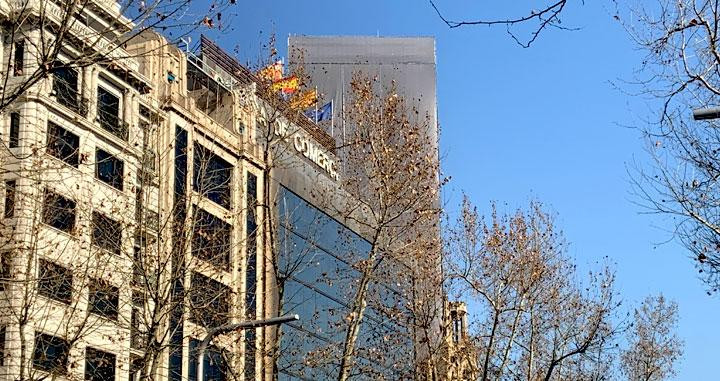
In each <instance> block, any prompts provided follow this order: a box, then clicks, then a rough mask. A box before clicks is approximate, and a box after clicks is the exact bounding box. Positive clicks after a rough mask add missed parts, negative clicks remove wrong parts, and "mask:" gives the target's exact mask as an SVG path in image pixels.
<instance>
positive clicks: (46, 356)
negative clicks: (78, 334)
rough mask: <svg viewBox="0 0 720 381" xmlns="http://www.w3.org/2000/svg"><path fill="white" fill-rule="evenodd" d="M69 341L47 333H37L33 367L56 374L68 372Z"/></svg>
mask: <svg viewBox="0 0 720 381" xmlns="http://www.w3.org/2000/svg"><path fill="white" fill-rule="evenodd" d="M69 350H70V345H69V344H68V342H67V341H65V340H63V339H61V338H59V337H56V336H52V335H48V334H45V333H37V334H35V350H34V351H33V367H35V368H36V369H40V370H44V371H46V372H50V373H55V374H65V373H67V366H68V352H69Z"/></svg>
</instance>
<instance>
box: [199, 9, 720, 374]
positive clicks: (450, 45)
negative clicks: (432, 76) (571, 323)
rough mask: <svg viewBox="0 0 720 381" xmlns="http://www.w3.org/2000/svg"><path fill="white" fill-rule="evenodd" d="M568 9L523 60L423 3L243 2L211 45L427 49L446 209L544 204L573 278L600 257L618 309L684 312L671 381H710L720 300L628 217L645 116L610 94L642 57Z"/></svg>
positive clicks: (496, 38)
mask: <svg viewBox="0 0 720 381" xmlns="http://www.w3.org/2000/svg"><path fill="white" fill-rule="evenodd" d="M493 3H498V4H502V3H504V2H502V1H499V2H484V1H469V0H444V1H439V4H440V6H442V7H443V8H444V9H446V10H447V13H448V15H449V16H452V17H456V18H458V17H461V16H463V15H465V14H470V13H472V12H477V14H480V12H486V14H487V13H493V12H494V13H496V14H500V13H502V12H503V11H505V10H506V9H494V8H493V7H497V6H495V5H482V4H493ZM523 3H525V2H523ZM575 3H577V4H573V5H572V6H571V8H570V9H568V12H567V14H566V16H565V19H564V22H565V23H566V24H569V25H570V26H577V27H580V28H581V30H579V31H575V32H560V31H550V32H549V33H546V34H545V35H543V36H542V38H541V39H540V40H539V41H538V42H537V43H536V44H535V45H533V47H532V48H530V49H522V48H519V47H518V46H516V45H515V44H514V43H513V42H512V41H511V40H510V39H509V38H508V37H507V35H506V34H505V32H504V30H503V29H502V28H499V29H496V30H491V29H488V28H486V27H479V28H478V27H469V28H465V29H454V30H449V29H448V28H447V27H446V26H445V25H444V24H442V23H441V21H440V20H439V19H438V18H437V17H436V15H435V13H434V11H433V10H432V8H431V7H430V5H429V3H428V2H427V1H423V0H418V1H399V0H395V1H387V0H366V1H361V2H357V1H348V2H344V1H343V2H339V1H329V0H316V1H277V0H266V1H253V2H245V1H238V5H237V6H236V7H238V8H234V9H233V11H234V13H235V14H234V15H230V14H229V12H226V14H225V15H223V18H224V19H225V22H226V23H227V22H228V21H232V28H233V29H232V30H229V31H227V33H224V34H222V35H218V34H217V32H216V33H211V34H210V35H211V36H213V37H216V38H218V39H219V41H220V44H221V45H222V46H223V47H224V48H226V49H228V50H231V51H232V50H234V49H238V51H239V52H240V56H241V57H243V58H244V59H249V60H254V59H255V58H257V57H258V55H259V47H260V42H261V40H262V39H263V38H265V37H267V35H268V34H269V33H270V32H273V31H274V32H275V33H276V35H277V36H278V40H279V41H278V47H279V48H280V51H281V53H282V54H283V55H286V53H285V50H286V46H285V45H286V44H287V36H288V34H308V35H339V34H360V35H376V34H378V33H379V34H380V35H383V36H418V35H422V36H435V38H436V46H437V82H438V114H439V121H440V124H441V128H442V138H441V149H442V152H443V155H444V163H443V166H444V170H445V172H446V173H447V174H449V175H451V176H452V182H451V184H450V185H449V186H448V188H447V189H446V192H445V197H446V198H447V199H448V201H449V202H450V206H453V205H455V204H457V202H458V200H459V197H460V193H461V191H465V192H467V193H468V194H469V195H470V197H471V198H472V199H473V200H474V202H475V203H476V204H478V205H479V207H480V208H481V209H482V210H487V209H488V205H489V202H490V201H491V200H496V201H498V202H501V203H505V202H506V203H507V204H508V205H509V208H514V207H518V206H524V205H527V202H528V201H529V200H530V199H531V198H537V199H539V200H541V201H543V202H545V203H546V204H548V205H549V206H550V207H551V209H552V210H553V211H555V212H557V213H558V215H559V219H558V224H559V225H560V227H561V228H562V229H563V230H564V232H565V236H566V238H567V240H568V241H569V242H570V244H571V245H570V254H571V255H572V256H573V257H575V258H576V260H577V261H578V263H579V264H581V265H583V264H588V263H591V262H594V261H596V260H601V259H602V258H603V257H604V256H609V257H610V258H611V260H612V261H614V262H616V263H617V274H618V286H619V289H620V291H621V293H622V295H623V298H624V300H626V301H627V302H628V303H637V302H639V301H640V300H641V299H642V298H643V296H644V295H646V294H649V293H658V292H662V293H663V294H665V295H666V296H668V297H670V298H672V299H675V300H676V301H677V302H678V303H679V306H680V315H681V319H680V327H679V333H680V335H681V336H682V338H683V339H684V340H685V343H686V350H685V358H684V360H683V362H682V364H681V365H680V371H679V374H678V377H677V379H678V380H713V379H717V377H718V376H717V374H718V373H719V372H718V370H720V361H718V349H717V343H720V327H718V325H717V323H716V322H717V321H718V316H720V300H718V299H717V297H709V296H707V295H706V294H705V289H704V287H703V285H702V283H701V282H700V281H699V280H698V279H697V273H696V270H695V269H694V268H693V266H692V264H691V262H690V260H688V259H687V258H686V253H685V251H684V250H683V249H682V248H681V247H680V246H679V245H678V244H677V243H674V242H670V243H666V244H658V243H660V242H664V241H667V239H668V238H669V237H670V236H669V234H668V233H667V231H666V229H664V228H663V226H666V221H665V220H664V219H663V218H662V217H660V216H653V215H642V214H640V212H641V209H640V208H639V207H637V206H636V205H634V204H633V203H632V201H633V200H634V197H633V196H632V194H631V192H630V184H629V177H628V174H627V172H626V165H627V164H628V163H630V162H632V161H633V160H637V161H639V162H640V163H644V162H646V155H645V153H644V151H643V141H642V139H641V138H640V135H639V133H638V132H637V131H635V130H633V129H629V128H625V127H622V125H628V124H633V123H637V121H638V120H639V119H640V118H639V117H638V116H642V115H643V114H644V113H646V112H647V105H645V104H644V103H642V102H641V101H640V100H638V99H633V98H628V97H627V96H625V95H623V94H621V93H620V92H619V91H617V90H615V89H613V87H612V85H611V84H610V81H614V80H617V79H619V78H625V79H629V78H630V76H631V73H632V70H633V69H636V68H637V67H638V65H639V63H640V57H639V56H638V53H637V52H636V51H634V49H633V46H632V45H631V44H630V42H629V40H628V38H627V36H626V35H625V32H624V31H623V30H622V29H621V28H620V26H619V25H618V24H617V22H615V21H614V20H613V19H612V17H611V15H610V14H609V12H608V10H606V9H605V8H604V7H605V6H607V5H608V3H609V2H602V1H589V2H586V4H585V5H580V4H579V3H580V1H576V2H575ZM478 4H480V5H478ZM503 6H506V5H503ZM481 7H489V8H490V9H487V8H486V9H481ZM261 32H262V33H261ZM261 36H265V37H261Z"/></svg>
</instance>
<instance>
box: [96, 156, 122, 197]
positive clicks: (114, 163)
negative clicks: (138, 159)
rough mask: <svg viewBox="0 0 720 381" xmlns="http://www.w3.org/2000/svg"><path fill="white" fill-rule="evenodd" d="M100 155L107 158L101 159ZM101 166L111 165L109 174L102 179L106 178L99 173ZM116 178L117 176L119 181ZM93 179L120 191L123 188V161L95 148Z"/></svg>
mask: <svg viewBox="0 0 720 381" xmlns="http://www.w3.org/2000/svg"><path fill="white" fill-rule="evenodd" d="M101 155H107V156H105V157H104V158H101V157H100V156H101ZM102 165H111V168H110V172H111V173H110V174H109V176H107V178H104V177H106V176H105V175H103V174H102V172H101V166H102ZM116 176H119V181H118V179H117V178H116ZM95 178H96V179H98V180H100V181H101V182H103V183H105V184H107V185H109V186H111V187H113V188H115V189H117V190H119V191H122V190H123V189H124V188H125V161H124V160H122V159H120V158H118V157H117V156H115V155H113V154H111V153H110V152H108V151H106V150H104V149H102V148H100V147H96V148H95Z"/></svg>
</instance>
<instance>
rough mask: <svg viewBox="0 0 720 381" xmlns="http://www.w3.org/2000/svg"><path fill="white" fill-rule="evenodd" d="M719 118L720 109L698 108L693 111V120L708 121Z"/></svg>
mask: <svg viewBox="0 0 720 381" xmlns="http://www.w3.org/2000/svg"><path fill="white" fill-rule="evenodd" d="M718 118H720V107H707V108H698V109H695V110H693V119H695V120H708V119H718Z"/></svg>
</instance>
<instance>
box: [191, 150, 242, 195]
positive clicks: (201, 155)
mask: <svg viewBox="0 0 720 381" xmlns="http://www.w3.org/2000/svg"><path fill="white" fill-rule="evenodd" d="M232 170H233V167H232V165H231V164H230V163H228V162H227V161H225V160H223V159H222V158H220V156H218V155H215V154H214V153H212V152H210V150H209V149H207V148H205V147H203V146H201V145H200V144H197V143H196V144H195V154H194V161H193V171H194V176H193V189H194V190H195V191H196V192H199V193H200V194H201V195H202V196H204V197H207V198H209V199H210V200H211V201H213V202H215V203H216V204H218V205H220V206H222V207H223V208H226V209H230V198H231V197H230V195H231V193H230V186H231V183H232Z"/></svg>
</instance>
